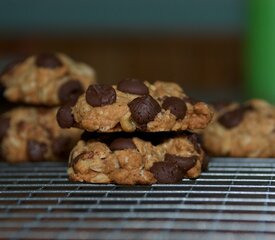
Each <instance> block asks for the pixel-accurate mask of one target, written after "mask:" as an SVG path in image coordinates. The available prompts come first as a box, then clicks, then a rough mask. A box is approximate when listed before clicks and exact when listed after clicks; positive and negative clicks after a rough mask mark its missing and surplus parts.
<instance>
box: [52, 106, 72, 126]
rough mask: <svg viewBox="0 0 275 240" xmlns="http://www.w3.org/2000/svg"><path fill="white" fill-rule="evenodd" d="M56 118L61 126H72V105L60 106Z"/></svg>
mask: <svg viewBox="0 0 275 240" xmlns="http://www.w3.org/2000/svg"><path fill="white" fill-rule="evenodd" d="M56 120H57V122H58V124H59V126H60V127H62V128H70V127H72V126H73V124H74V117H73V114H72V109H71V107H70V105H68V104H67V105H64V106H62V107H60V108H59V109H58V111H57V114H56Z"/></svg>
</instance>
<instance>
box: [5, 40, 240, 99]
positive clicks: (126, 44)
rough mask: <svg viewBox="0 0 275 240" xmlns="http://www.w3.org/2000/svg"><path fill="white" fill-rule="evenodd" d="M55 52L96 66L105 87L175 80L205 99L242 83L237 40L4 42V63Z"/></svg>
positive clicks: (232, 90)
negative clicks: (133, 80)
mask: <svg viewBox="0 0 275 240" xmlns="http://www.w3.org/2000/svg"><path fill="white" fill-rule="evenodd" d="M51 51H60V52H64V53H67V54H69V55H71V56H73V57H74V58H75V59H78V60H81V61H84V62H87V63H88V64H90V65H92V66H93V67H94V68H95V70H96V72H97V76H98V80H99V81H100V82H104V83H113V82H116V81H118V80H120V79H122V78H124V77H137V78H141V79H146V80H149V81H155V80H165V81H176V82H178V83H179V84H181V85H182V86H183V87H184V89H186V91H191V92H192V93H199V95H200V94H201V95H205V96H207V94H208V96H209V95H212V94H213V92H214V93H216V94H217V96H219V95H221V96H223V95H224V94H225V95H226V94H227V93H228V94H229V95H230V94H231V93H232V92H235V91H236V92H237V91H239V90H240V88H241V84H242V81H241V79H242V76H241V41H240V39H239V38H238V37H228V36H226V37H193V38H190V37H188V38H187V37H180V38H94V37H85V38H81V37H70V38H65V37H64V38H58V39H54V38H48V39H47V38H39V37H28V38H21V39H17V40H14V39H13V40H7V39H5V40H3V39H2V40H1V39H0V57H1V58H2V59H4V58H6V57H10V56H13V55H14V54H17V53H36V52H51ZM229 92H230V93H229ZM209 98H210V99H213V97H211V96H209Z"/></svg>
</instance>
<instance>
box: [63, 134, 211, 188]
mask: <svg viewBox="0 0 275 240" xmlns="http://www.w3.org/2000/svg"><path fill="white" fill-rule="evenodd" d="M155 134H156V133H155ZM165 134H166V136H165ZM204 159H205V154H204V152H203V150H202V149H201V147H200V144H199V143H198V142H197V139H196V136H195V135H194V134H188V135H186V134H182V133H181V134H179V133H178V134H174V135H172V134H171V133H157V135H155V136H154V133H150V134H149V135H147V136H146V137H144V136H142V134H139V135H138V137H134V135H125V134H122V136H118V134H117V133H114V134H113V136H112V137H107V136H106V135H105V136H102V135H101V137H100V138H99V139H98V138H97V137H94V138H93V139H91V140H80V141H79V142H78V143H77V145H76V146H75V147H74V148H73V150H72V151H71V154H70V158H69V168H68V175H69V178H70V179H71V180H72V181H81V182H83V181H84V182H90V183H116V184H129V185H134V184H153V183H177V182H180V181H181V180H182V178H196V177H198V176H199V175H200V173H201V171H202V168H205V163H206V162H204ZM203 164H204V166H203Z"/></svg>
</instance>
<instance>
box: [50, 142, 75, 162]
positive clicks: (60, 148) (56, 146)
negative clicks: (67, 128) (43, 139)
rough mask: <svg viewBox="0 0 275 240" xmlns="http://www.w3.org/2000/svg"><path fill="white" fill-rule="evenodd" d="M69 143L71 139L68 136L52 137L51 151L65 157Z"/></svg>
mask: <svg viewBox="0 0 275 240" xmlns="http://www.w3.org/2000/svg"><path fill="white" fill-rule="evenodd" d="M70 143H71V139H70V138H69V137H58V138H54V139H53V141H52V151H53V153H54V154H55V155H56V156H58V157H61V158H64V160H65V158H67V157H68V156H69V153H70Z"/></svg>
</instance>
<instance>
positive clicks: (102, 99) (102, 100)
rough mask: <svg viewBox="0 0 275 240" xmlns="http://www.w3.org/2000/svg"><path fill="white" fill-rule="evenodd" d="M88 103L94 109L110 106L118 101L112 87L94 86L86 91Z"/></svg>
mask: <svg viewBox="0 0 275 240" xmlns="http://www.w3.org/2000/svg"><path fill="white" fill-rule="evenodd" d="M86 101H87V103H89V104H90V105H91V106H93V107H100V106H104V105H110V104H112V103H114V102H115V101H116V91H115V89H114V88H113V87H112V86H108V85H104V84H94V85H91V86H89V88H88V89H87V91H86Z"/></svg>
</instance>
